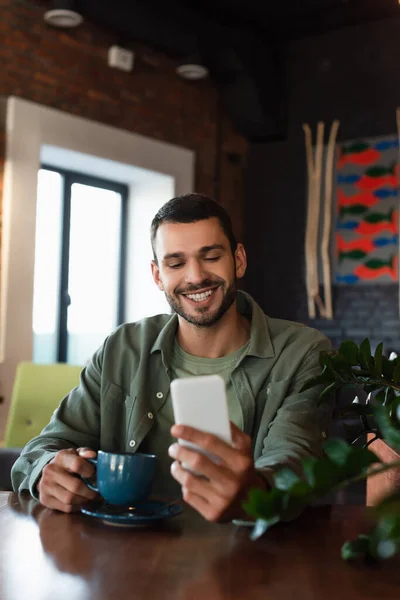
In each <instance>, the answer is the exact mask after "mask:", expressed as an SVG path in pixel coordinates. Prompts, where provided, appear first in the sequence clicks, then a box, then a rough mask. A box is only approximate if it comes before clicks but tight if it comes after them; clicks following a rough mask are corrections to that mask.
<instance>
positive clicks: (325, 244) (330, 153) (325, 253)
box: [321, 120, 339, 320]
mask: <svg viewBox="0 0 400 600" xmlns="http://www.w3.org/2000/svg"><path fill="white" fill-rule="evenodd" d="M338 129H339V121H337V120H335V121H334V122H333V123H332V127H331V132H330V134H329V141H328V150H327V155H326V165H325V202H324V211H325V212H324V223H323V231H322V241H321V258H322V271H323V280H324V300H325V317H326V318H327V319H330V320H332V319H333V309H332V284H331V264H330V260H329V242H330V237H331V221H332V184H333V168H334V158H335V146H336V138H337V132H338Z"/></svg>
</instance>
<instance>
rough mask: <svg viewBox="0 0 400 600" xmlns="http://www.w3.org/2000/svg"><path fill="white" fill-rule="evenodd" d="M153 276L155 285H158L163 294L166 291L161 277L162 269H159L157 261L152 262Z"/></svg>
mask: <svg viewBox="0 0 400 600" xmlns="http://www.w3.org/2000/svg"><path fill="white" fill-rule="evenodd" d="M151 274H152V276H153V279H154V283H155V284H156V286H157V287H158V289H159V290H161V291H162V292H163V291H164V286H163V284H162V281H161V277H160V269H159V267H158V264H157V263H156V261H155V260H152V261H151Z"/></svg>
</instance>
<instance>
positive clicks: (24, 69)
mask: <svg viewBox="0 0 400 600" xmlns="http://www.w3.org/2000/svg"><path fill="white" fill-rule="evenodd" d="M43 12H44V8H43V7H40V6H38V5H37V4H35V3H32V5H30V4H29V3H28V2H16V1H12V0H3V1H2V3H1V20H0V64H1V65H2V74H1V77H0V96H10V95H14V96H20V97H22V98H25V99H27V100H31V101H33V102H38V103H40V104H44V105H47V106H51V107H54V108H57V109H61V110H64V111H67V112H69V113H71V114H74V115H79V116H81V117H84V118H87V119H92V120H96V121H100V122H102V123H106V124H109V125H113V126H115V127H119V128H121V129H125V130H128V131H132V132H135V133H139V134H142V135H146V136H149V137H152V138H155V139H158V140H162V141H165V142H170V143H173V144H177V145H180V146H184V147H186V148H189V149H191V150H194V151H195V152H196V173H195V184H196V190H197V191H199V192H203V193H206V194H210V195H214V191H215V190H216V189H217V190H218V196H219V199H220V201H221V202H222V203H223V204H224V205H225V206H227V207H228V208H230V209H231V210H232V212H233V216H234V219H235V227H236V230H237V232H238V235H241V225H242V214H241V207H242V179H243V177H242V168H243V162H244V156H245V153H246V150H247V145H246V142H245V140H244V139H243V138H242V137H241V136H240V135H238V134H236V133H235V131H234V130H233V128H232V126H231V124H230V122H229V121H228V119H227V118H226V117H225V116H224V114H222V115H221V114H220V112H221V111H219V110H218V102H217V94H216V91H215V89H214V88H213V85H212V83H211V82H210V80H204V81H201V82H198V83H193V82H186V81H184V80H182V79H180V78H178V76H177V75H176V73H175V67H176V64H177V63H176V61H175V60H172V59H171V58H169V57H167V56H165V55H163V54H162V53H160V52H157V51H155V50H154V49H152V48H149V47H146V46H144V45H142V44H136V43H135V44H133V45H132V49H133V50H134V51H135V53H136V64H135V68H134V70H133V72H132V73H125V72H122V71H118V70H116V69H110V68H109V67H108V66H107V51H108V48H109V47H110V46H111V45H113V44H115V43H117V39H116V37H115V36H114V35H112V34H110V33H107V32H106V31H104V30H102V29H99V28H97V27H95V26H93V25H91V24H89V23H85V24H84V25H83V26H81V27H80V28H78V29H76V30H73V31H71V32H67V30H65V31H62V30H56V29H52V28H50V27H48V26H47V25H45V24H44V22H43ZM219 119H220V120H219ZM218 123H220V126H221V144H219V149H218V150H217V140H218V132H217V126H218ZM1 148H2V146H1V140H0V149H1ZM1 155H2V153H1V152H0V165H1ZM232 155H233V160H232ZM217 158H218V159H219V161H217ZM216 164H219V167H218V173H217V181H216V179H215V176H216ZM0 179H1V176H0ZM216 184H219V185H217V186H216ZM0 185H1V182H0Z"/></svg>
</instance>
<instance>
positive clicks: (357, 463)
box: [343, 446, 381, 477]
mask: <svg viewBox="0 0 400 600" xmlns="http://www.w3.org/2000/svg"><path fill="white" fill-rule="evenodd" d="M380 462H381V460H380V459H379V458H378V457H377V456H376V454H375V453H374V452H372V450H370V449H369V448H359V447H357V446H351V453H350V454H349V456H348V458H347V461H346V464H345V465H343V470H344V473H345V476H346V477H353V476H355V475H361V473H363V471H367V469H368V468H369V467H370V466H371V465H373V464H376V463H380Z"/></svg>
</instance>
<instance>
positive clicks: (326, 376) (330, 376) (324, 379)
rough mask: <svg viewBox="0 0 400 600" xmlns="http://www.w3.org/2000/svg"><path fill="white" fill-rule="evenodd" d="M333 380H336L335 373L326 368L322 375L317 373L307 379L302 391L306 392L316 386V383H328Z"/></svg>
mask: <svg viewBox="0 0 400 600" xmlns="http://www.w3.org/2000/svg"><path fill="white" fill-rule="evenodd" d="M333 381H335V375H334V373H332V372H329V371H328V370H327V369H325V370H324V371H323V372H322V373H321V374H320V375H316V376H315V377H312V378H311V379H309V380H308V381H306V382H305V383H304V385H303V387H302V388H301V390H300V393H301V392H305V391H306V390H309V389H311V388H313V387H315V386H316V385H322V384H327V383H331V382H333Z"/></svg>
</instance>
